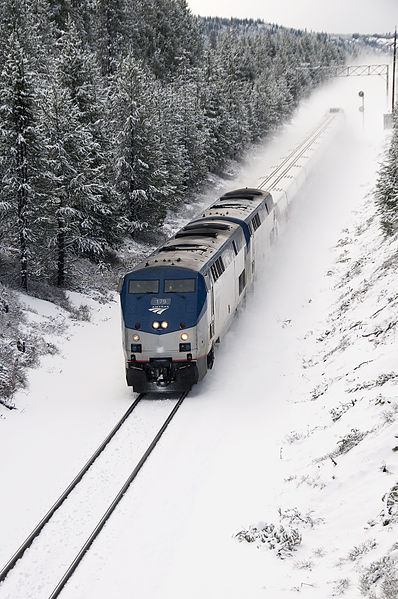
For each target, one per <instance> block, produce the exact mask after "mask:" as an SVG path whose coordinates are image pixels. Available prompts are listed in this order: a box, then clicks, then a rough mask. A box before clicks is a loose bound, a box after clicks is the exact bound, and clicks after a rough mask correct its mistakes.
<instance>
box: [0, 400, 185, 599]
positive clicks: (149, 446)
mask: <svg viewBox="0 0 398 599" xmlns="http://www.w3.org/2000/svg"><path fill="white" fill-rule="evenodd" d="M144 395H145V394H144V393H142V394H140V395H139V396H138V397H137V398H136V399H135V401H134V402H133V403H132V404H131V405H130V407H129V408H128V410H127V411H126V412H125V414H124V415H123V416H122V417H121V418H120V420H119V421H118V422H117V424H116V425H115V426H114V427H113V429H112V430H111V431H110V433H109V434H108V435H107V437H106V438H105V439H104V441H103V442H102V443H101V444H100V445H99V447H98V448H97V449H96V451H95V452H94V453H93V455H92V456H91V457H90V459H89V460H88V461H87V462H86V464H85V465H84V466H83V468H82V469H81V470H80V472H79V473H78V474H77V475H76V476H75V478H74V479H73V480H72V482H71V483H70V484H69V485H68V487H67V488H66V489H65V491H64V492H63V493H62V494H61V495H60V496H59V498H58V499H57V500H56V502H55V503H54V504H53V506H52V507H51V508H50V509H49V510H48V512H47V513H46V514H45V516H43V518H42V519H41V520H40V522H39V523H38V524H37V526H36V527H35V528H34V529H33V530H32V532H31V533H30V535H29V536H28V537H27V538H26V539H25V541H24V542H23V543H22V544H21V546H20V547H19V549H18V550H17V551H16V552H15V553H14V555H13V556H12V557H11V558H10V560H9V561H8V562H7V564H6V565H5V566H4V567H3V568H2V569H1V571H0V592H1V587H2V586H3V584H4V583H5V581H6V578H7V576H8V575H9V574H11V573H12V571H13V570H14V568H15V566H16V565H17V562H18V561H19V560H20V559H21V558H23V557H24V554H25V552H26V551H27V550H28V549H29V548H30V547H31V546H32V544H33V542H34V541H35V539H37V540H38V541H39V540H40V534H41V533H42V532H43V529H44V528H45V527H46V525H47V524H49V523H50V521H51V520H52V519H53V517H54V514H55V513H56V512H57V511H58V510H59V509H60V508H61V506H62V505H63V504H65V506H66V505H67V503H68V502H67V499H68V497H70V496H71V494H72V492H73V491H74V490H75V489H76V488H77V487H78V485H79V483H81V481H82V479H83V478H84V477H85V475H86V474H87V473H88V472H89V471H90V470H91V468H92V466H93V465H94V463H95V462H97V460H98V458H99V456H100V455H101V454H102V453H103V452H104V450H105V448H106V447H107V446H108V445H109V444H110V442H111V441H112V440H113V439H114V438H115V437H116V434H117V433H118V431H119V430H120V429H121V428H122V425H123V424H124V423H125V422H126V421H127V420H128V419H129V416H130V415H131V414H132V413H133V412H134V411H135V410H136V408H137V406H138V405H139V404H140V402H141V400H142V398H143V397H144ZM187 395H188V391H186V392H184V393H182V394H181V395H180V397H179V398H178V399H177V400H175V401H173V407H172V409H171V410H170V409H168V411H167V417H166V418H164V419H163V421H162V424H161V426H160V428H158V429H157V432H156V434H155V435H154V436H152V438H151V441H150V442H149V443H148V442H147V443H146V449H145V450H144V452H143V453H142V455H141V458H140V459H139V460H138V462H135V466H134V467H133V469H132V470H131V469H130V473H129V475H128V477H127V478H126V479H125V481H124V483H123V485H122V486H121V488H120V489H119V491H118V492H117V493H116V494H115V495H114V498H113V500H112V501H111V502H110V504H109V505H108V507H107V509H106V510H105V512H103V515H102V517H101V518H100V519H99V520H98V521H97V524H96V526H95V527H94V528H93V529H92V532H91V533H90V535H89V536H88V538H87V540H86V541H85V542H84V544H83V545H82V547H81V549H80V550H79V551H78V553H75V557H74V559H73V560H72V562H71V563H70V566H69V567H68V568H67V569H66V570H64V574H63V575H62V576H61V578H59V579H58V580H59V581H58V583H57V584H56V585H55V586H53V591H52V592H51V594H47V595H43V598H44V596H46V597H48V599H55V598H56V597H58V596H59V595H60V593H61V591H62V589H63V588H64V586H65V585H66V584H67V582H68V581H69V580H70V578H71V577H72V575H73V573H74V572H75V570H76V568H77V567H78V565H79V563H80V562H81V560H82V559H83V557H84V556H85V554H86V553H87V552H88V551H89V549H90V547H91V545H92V544H93V542H94V541H95V539H96V538H97V537H98V535H99V534H100V532H101V530H102V529H103V527H104V526H105V523H106V522H107V520H108V519H109V518H110V516H111V515H112V513H113V512H114V511H115V509H116V507H117V506H118V504H119V503H120V501H121V500H122V498H123V497H124V495H125V493H126V492H127V490H128V489H129V487H130V485H131V484H132V483H133V481H134V479H135V478H136V477H137V475H138V473H139V472H140V471H141V469H142V468H143V466H144V464H145V463H146V461H147V460H148V458H149V456H150V455H151V453H152V451H153V450H154V449H155V447H156V445H157V444H158V442H159V440H160V438H161V437H162V435H163V433H164V432H165V430H166V428H167V427H168V425H169V424H170V422H171V421H172V420H173V418H174V416H175V415H176V413H177V411H178V409H179V408H180V406H181V404H182V403H183V401H184V399H185V397H186V396H187ZM126 459H128V458H126ZM21 567H23V562H21ZM38 599H39V598H38Z"/></svg>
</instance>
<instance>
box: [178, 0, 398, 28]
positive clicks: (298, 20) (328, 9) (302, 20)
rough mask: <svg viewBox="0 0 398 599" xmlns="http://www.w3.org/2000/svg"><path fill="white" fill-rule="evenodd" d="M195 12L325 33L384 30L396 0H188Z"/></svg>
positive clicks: (396, 11) (397, 14) (395, 12)
mask: <svg viewBox="0 0 398 599" xmlns="http://www.w3.org/2000/svg"><path fill="white" fill-rule="evenodd" d="M187 1H188V6H189V7H190V9H191V10H192V12H193V13H194V14H198V15H202V16H212V17H216V16H217V17H240V18H250V17H252V18H259V19H263V20H264V21H266V22H267V23H277V24H278V25H285V26H286V27H294V28H297V29H308V30H313V31H326V32H328V33H355V32H358V33H385V32H387V31H393V30H394V27H395V25H397V24H398V0H333V2H331V1H330V0H187Z"/></svg>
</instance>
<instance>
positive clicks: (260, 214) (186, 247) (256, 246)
mask: <svg viewBox="0 0 398 599" xmlns="http://www.w3.org/2000/svg"><path fill="white" fill-rule="evenodd" d="M341 117H342V111H341V110H340V109H330V110H329V112H328V113H327V114H326V115H325V116H324V117H323V119H322V121H321V123H320V124H319V125H318V126H317V127H316V128H315V129H314V130H313V131H312V132H311V133H310V134H309V135H307V136H306V137H305V138H304V139H303V140H302V141H301V143H299V144H298V145H297V146H296V147H295V148H294V149H293V150H292V151H291V152H290V153H288V155H287V156H284V157H283V158H282V159H281V160H280V162H279V164H278V165H277V166H276V167H273V168H272V169H271V172H270V173H269V174H268V175H267V176H265V177H264V178H263V181H262V183H261V184H260V185H259V186H258V187H253V188H251V187H245V188H241V189H235V190H232V191H229V192H227V193H225V194H223V195H222V196H221V197H219V198H218V199H217V200H216V201H215V202H214V203H213V204H211V205H210V206H209V207H208V208H207V209H206V210H204V212H202V213H201V214H200V215H198V216H197V217H196V218H194V219H193V220H192V221H190V222H188V223H187V224H186V225H185V226H184V227H183V228H182V229H180V230H179V231H178V232H177V233H176V234H175V235H174V237H172V238H171V239H169V240H168V241H167V242H166V243H164V244H163V245H162V246H161V247H160V248H158V249H157V250H156V251H154V252H153V253H152V254H151V255H150V256H148V258H147V259H146V260H144V261H143V262H140V263H139V264H137V265H136V266H135V267H134V268H133V269H132V270H131V271H130V272H128V273H127V274H126V275H125V276H124V277H122V279H121V281H120V285H119V292H120V300H121V311H122V335H123V350H124V357H125V369H126V381H127V385H128V386H130V387H133V390H134V391H135V392H137V393H146V392H153V391H155V392H157V391H162V392H164V391H170V392H183V391H187V390H189V389H190V388H191V387H192V386H193V385H194V384H196V383H198V382H199V381H201V380H202V379H203V378H204V376H205V375H206V373H207V371H208V370H210V369H211V368H212V367H213V363H214V357H215V346H216V344H217V343H218V342H219V341H220V339H221V338H222V337H223V336H224V335H225V333H226V332H227V330H228V328H229V327H230V325H231V322H232V320H233V318H234V316H235V315H236V312H237V310H238V308H239V307H240V305H241V304H242V302H243V300H244V298H245V295H246V293H247V290H248V289H249V288H250V287H251V285H252V284H253V281H254V279H255V277H256V274H257V273H258V272H260V271H261V270H262V269H263V265H264V261H265V260H266V258H267V255H268V254H269V249H270V246H271V245H272V244H273V242H274V241H275V239H276V237H277V234H278V228H279V226H280V224H281V222H282V221H283V220H284V219H286V218H287V215H288V208H289V204H290V201H291V200H292V198H293V196H294V195H295V193H297V190H298V188H299V187H300V186H301V185H302V183H303V182H304V180H305V178H306V176H307V175H308V173H309V172H310V170H311V165H313V164H315V162H316V160H317V159H318V158H319V156H320V153H321V152H320V151H321V149H322V148H324V147H326V145H327V141H329V140H330V139H331V137H332V135H331V134H332V133H334V132H335V131H336V130H337V128H338V125H339V124H340V122H341Z"/></svg>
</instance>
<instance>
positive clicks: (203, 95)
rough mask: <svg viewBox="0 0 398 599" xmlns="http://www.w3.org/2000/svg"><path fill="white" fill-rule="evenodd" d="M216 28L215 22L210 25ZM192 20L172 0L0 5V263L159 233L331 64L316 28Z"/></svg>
mask: <svg viewBox="0 0 398 599" xmlns="http://www.w3.org/2000/svg"><path fill="white" fill-rule="evenodd" d="M221 25H222V26H221ZM221 25H220V24H217V22H216V21H213V22H212V21H211V20H209V19H198V18H196V17H194V16H193V15H192V14H191V12H190V11H189V9H188V8H187V5H186V2H185V0H156V1H155V0H79V1H77V0H1V2H0V78H1V84H0V96H1V98H0V180H1V187H0V219H1V221H0V222H1V235H0V270H1V271H4V268H5V266H4V265H9V264H14V266H15V272H16V273H17V275H16V278H17V279H18V281H15V283H14V284H15V285H19V286H21V287H22V288H23V289H25V290H29V286H30V284H31V281H34V280H37V279H41V280H45V281H47V282H49V283H50V284H55V285H57V286H59V287H65V286H67V285H68V284H69V282H70V280H71V278H73V268H72V266H71V265H72V263H73V261H74V260H75V259H76V258H79V257H84V258H88V259H89V260H92V261H94V262H100V261H102V260H106V258H107V256H109V253H110V252H112V251H113V252H117V249H118V247H119V246H120V244H121V243H122V241H123V240H125V239H126V237H130V238H134V237H136V236H138V235H145V233H147V232H151V231H156V230H159V227H160V226H161V225H162V222H163V220H164V218H165V216H166V214H167V213H168V211H170V210H175V209H177V208H178V206H179V205H180V204H181V202H183V201H185V202H186V201H188V199H189V198H190V197H192V195H193V193H194V192H195V190H198V189H199V188H200V186H201V185H203V182H204V181H205V179H206V177H207V176H208V173H209V172H212V173H220V172H222V169H223V167H224V166H225V164H226V163H227V161H228V160H230V159H231V158H238V157H239V156H240V155H241V153H242V151H243V150H244V149H245V148H247V147H248V146H249V145H250V144H252V143H253V142H256V141H258V140H259V139H261V138H262V137H264V136H265V135H266V134H267V133H268V132H270V131H272V129H274V128H275V127H276V126H277V125H278V124H279V123H280V122H281V121H282V120H283V119H285V118H286V117H287V116H288V115H289V114H290V113H291V112H292V110H293V109H294V107H295V106H296V105H297V103H298V101H299V99H300V98H301V97H302V96H303V95H305V94H306V93H308V92H309V90H311V88H312V87H313V86H315V85H317V84H318V83H319V82H320V77H321V75H320V73H321V71H316V70H314V71H298V70H297V69H296V67H298V66H299V65H301V64H303V63H306V64H309V65H314V66H315V65H328V64H332V63H341V62H343V61H344V53H343V51H342V49H341V48H339V47H338V46H336V45H335V44H333V43H332V42H331V41H330V40H329V38H328V37H327V36H326V35H325V34H312V33H306V32H303V31H297V30H288V29H283V28H278V27H266V26H264V24H261V23H257V22H251V21H249V22H246V23H243V24H242V23H241V24H240V25H239V24H236V23H235V24H234V23H232V22H231V23H230V24H229V25H228V23H227V24H225V23H223V24H221Z"/></svg>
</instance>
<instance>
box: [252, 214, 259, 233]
mask: <svg viewBox="0 0 398 599" xmlns="http://www.w3.org/2000/svg"><path fill="white" fill-rule="evenodd" d="M260 225H261V220H260V216H259V215H258V213H257V214H255V215H254V216H253V218H252V226H253V229H254V231H257V229H258V228H259V226H260Z"/></svg>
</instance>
